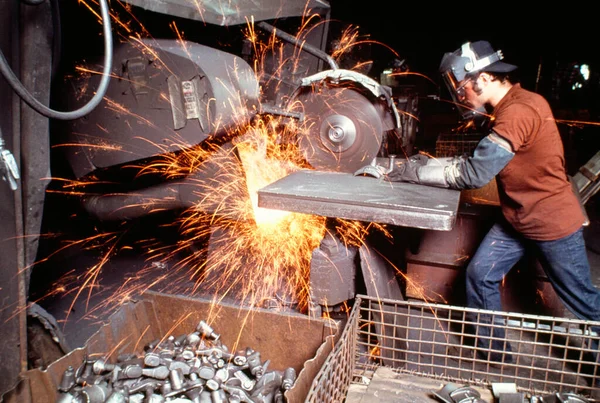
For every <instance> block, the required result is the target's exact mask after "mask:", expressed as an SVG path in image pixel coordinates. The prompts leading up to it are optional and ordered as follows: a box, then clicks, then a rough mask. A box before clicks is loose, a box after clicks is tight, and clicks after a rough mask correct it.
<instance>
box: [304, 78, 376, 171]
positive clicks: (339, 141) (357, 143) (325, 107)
mask: <svg viewBox="0 0 600 403" xmlns="http://www.w3.org/2000/svg"><path fill="white" fill-rule="evenodd" d="M311 90H312V91H311ZM294 102H295V105H297V106H296V109H297V110H298V111H301V112H302V113H303V114H304V116H305V118H304V121H303V123H302V127H301V128H300V131H299V133H298V145H299V147H300V150H301V151H302V153H303V154H304V157H305V158H306V160H307V161H308V162H309V164H310V165H311V166H312V167H313V168H315V169H319V170H328V171H338V172H355V171H356V170H357V169H359V168H361V167H363V166H364V165H367V164H369V163H370V162H371V160H373V158H375V157H376V156H377V154H378V152H379V149H380V147H381V142H382V137H383V134H382V132H383V124H382V122H381V116H380V114H379V113H378V112H377V109H376V108H375V106H374V105H373V103H372V102H371V101H370V100H369V99H368V98H367V97H366V96H364V95H362V94H361V93H360V92H359V91H357V90H356V89H354V88H352V87H328V86H319V87H309V88H305V89H304V90H303V91H302V92H300V93H299V94H298V96H297V97H296V99H295V101H294Z"/></svg>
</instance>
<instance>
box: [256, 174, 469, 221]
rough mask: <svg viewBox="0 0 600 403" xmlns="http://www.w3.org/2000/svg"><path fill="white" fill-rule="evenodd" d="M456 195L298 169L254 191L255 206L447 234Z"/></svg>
mask: <svg viewBox="0 0 600 403" xmlns="http://www.w3.org/2000/svg"><path fill="white" fill-rule="evenodd" d="M459 199H460V191H458V190H451V189H442V188H435V187H430V186H423V185H416V184H412V183H403V182H385V181H382V180H378V179H375V178H368V177H362V176H354V175H353V174H351V173H343V172H324V171H313V170H300V171H296V172H293V173H291V174H290V175H288V176H286V177H284V178H282V179H280V180H278V181H275V182H274V183H271V184H270V185H268V186H265V187H264V188H262V189H260V190H259V191H258V206H259V207H262V208H269V209H275V210H285V211H293V212H298V213H306V214H315V215H321V216H325V217H336V218H343V219H348V220H358V221H368V222H377V223H382V224H392V225H398V226H405V227H415V228H423V229H432V230H441V231H449V230H451V229H452V227H453V226H454V223H455V220H456V215H457V210H458V204H459Z"/></svg>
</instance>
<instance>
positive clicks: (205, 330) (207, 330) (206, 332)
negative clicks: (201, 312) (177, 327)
mask: <svg viewBox="0 0 600 403" xmlns="http://www.w3.org/2000/svg"><path fill="white" fill-rule="evenodd" d="M196 331H197V332H198V333H200V334H201V335H202V336H204V337H206V338H207V339H210V340H213V341H217V340H219V338H220V337H221V335H219V334H217V333H215V330H214V329H213V328H212V327H210V326H209V324H208V323H206V322H205V321H203V320H201V321H200V323H198V327H197V328H196Z"/></svg>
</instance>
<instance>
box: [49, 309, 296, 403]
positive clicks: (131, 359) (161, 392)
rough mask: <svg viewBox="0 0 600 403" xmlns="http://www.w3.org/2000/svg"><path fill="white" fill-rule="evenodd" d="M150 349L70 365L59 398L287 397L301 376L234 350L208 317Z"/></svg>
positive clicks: (72, 402) (217, 402)
mask: <svg viewBox="0 0 600 403" xmlns="http://www.w3.org/2000/svg"><path fill="white" fill-rule="evenodd" d="M144 350H145V351H144V354H143V356H138V355H136V354H125V355H120V356H119V357H118V358H117V363H116V364H111V363H108V362H107V361H106V360H105V359H103V358H99V359H96V360H94V359H89V358H88V359H85V360H84V361H83V363H82V364H81V365H80V367H79V368H78V369H77V370H74V368H73V367H71V366H69V367H68V368H67V369H66V370H65V373H64V374H63V376H62V379H61V383H60V385H59V387H58V390H59V391H60V396H59V398H58V401H59V402H61V403H67V402H69V403H76V402H88V403H102V402H111V403H115V402H122V401H129V402H133V401H138V402H141V401H144V402H164V401H182V402H183V401H187V402H193V403H202V402H211V403H221V402H222V403H225V402H252V403H266V402H276V403H283V402H284V393H285V392H286V391H288V390H290V389H291V388H292V387H293V386H294V383H295V382H296V370H295V369H294V368H293V367H289V368H286V369H285V371H278V370H270V369H268V366H269V363H270V361H269V360H266V361H264V362H263V361H262V359H261V354H260V352H259V351H255V350H253V349H252V348H251V347H246V349H245V350H238V351H235V352H230V351H229V348H228V347H227V346H226V345H225V344H223V343H222V342H221V341H220V335H219V334H218V333H215V331H214V329H213V328H212V327H211V326H210V325H208V323H206V322H205V321H204V320H201V321H200V323H199V324H198V326H197V327H196V330H195V331H193V332H191V333H184V334H182V335H180V336H178V337H175V336H174V335H170V336H168V337H163V338H161V339H160V340H156V341H155V342H151V343H149V344H148V345H147V346H146V347H145V348H144ZM179 399H181V400H179Z"/></svg>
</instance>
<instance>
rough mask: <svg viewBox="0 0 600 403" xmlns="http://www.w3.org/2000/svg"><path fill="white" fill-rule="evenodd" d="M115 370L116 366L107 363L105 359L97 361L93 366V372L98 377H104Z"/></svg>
mask: <svg viewBox="0 0 600 403" xmlns="http://www.w3.org/2000/svg"><path fill="white" fill-rule="evenodd" d="M113 369H115V365H114V364H109V363H107V362H106V360H103V359H99V360H96V361H95V362H94V364H93V365H92V371H93V372H94V374H96V375H102V374H103V373H105V372H110V371H112V370H113Z"/></svg>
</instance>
